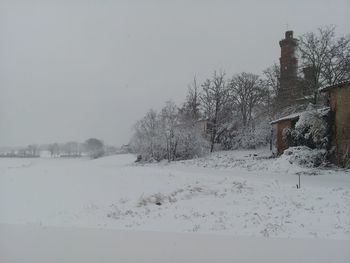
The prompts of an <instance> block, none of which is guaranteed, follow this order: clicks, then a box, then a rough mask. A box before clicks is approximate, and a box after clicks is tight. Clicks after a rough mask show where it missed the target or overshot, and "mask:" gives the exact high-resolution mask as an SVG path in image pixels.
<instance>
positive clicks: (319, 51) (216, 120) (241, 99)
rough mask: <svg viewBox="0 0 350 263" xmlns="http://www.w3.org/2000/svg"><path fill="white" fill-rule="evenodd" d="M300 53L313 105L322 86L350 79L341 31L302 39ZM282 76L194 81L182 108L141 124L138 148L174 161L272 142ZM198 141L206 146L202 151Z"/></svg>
mask: <svg viewBox="0 0 350 263" xmlns="http://www.w3.org/2000/svg"><path fill="white" fill-rule="evenodd" d="M298 49H299V53H300V58H301V66H302V67H308V68H311V72H312V83H310V85H309V86H308V88H310V89H311V92H310V93H312V94H313V98H312V100H311V102H313V103H316V102H317V100H318V93H319V92H318V91H319V88H320V87H322V86H324V85H327V84H334V83H336V82H340V81H344V80H349V79H350V75H349V74H350V68H349V65H350V37H349V36H344V37H340V38H338V37H336V35H335V27H333V26H328V27H324V28H320V29H319V30H318V31H317V32H316V33H314V32H311V33H306V34H304V35H302V36H301V37H300V39H299V46H298ZM279 78H280V67H279V66H278V65H277V64H273V65H272V66H270V67H268V68H267V69H266V70H264V71H263V74H262V76H259V75H256V74H253V73H247V72H242V73H239V74H235V75H233V76H231V77H226V74H225V73H224V72H216V71H215V72H214V73H213V75H212V76H211V77H210V78H207V79H206V80H205V81H204V82H203V83H201V84H198V81H197V80H196V78H194V80H193V82H192V83H191V84H190V85H189V87H188V92H187V96H186V100H185V102H184V103H183V104H182V105H181V106H180V107H178V106H176V105H175V104H174V103H173V102H167V103H166V105H165V107H164V108H163V109H162V110H161V111H160V112H159V113H157V112H156V111H154V110H150V111H149V112H148V113H147V114H146V116H145V117H144V118H143V119H142V120H140V121H139V122H137V124H136V125H135V129H134V130H135V134H134V136H133V138H132V140H131V144H132V145H133V149H134V151H135V152H138V153H141V155H143V156H144V159H155V160H161V159H168V160H169V161H170V160H175V159H181V158H191V157H193V156H196V155H199V154H201V153H203V152H205V149H208V150H210V151H211V152H212V151H214V149H215V146H216V145H219V146H220V148H222V149H232V148H238V147H243V148H251V147H256V146H259V145H262V144H267V143H268V142H269V139H270V131H271V128H270V125H269V121H271V119H272V118H273V117H274V114H275V113H276V111H277V110H278V109H277V108H276V105H275V104H276V103H275V100H276V96H277V94H278V90H279ZM203 128H205V129H203ZM203 138H205V140H203ZM193 142H195V143H193ZM198 142H200V143H202V146H203V147H196V143H197V144H198ZM206 142H209V146H208V144H207V143H206ZM186 147H187V148H186Z"/></svg>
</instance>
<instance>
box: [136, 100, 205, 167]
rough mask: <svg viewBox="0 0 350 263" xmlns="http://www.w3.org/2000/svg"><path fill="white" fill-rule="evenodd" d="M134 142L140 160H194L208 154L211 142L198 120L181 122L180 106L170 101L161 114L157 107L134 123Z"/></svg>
mask: <svg viewBox="0 0 350 263" xmlns="http://www.w3.org/2000/svg"><path fill="white" fill-rule="evenodd" d="M134 130H135V132H134V135H133V137H132V139H131V141H130V145H131V148H132V150H133V152H134V153H137V154H138V155H139V156H140V157H139V158H138V160H139V161H145V162H149V161H161V160H163V159H167V160H168V161H174V160H184V159H191V158H194V157H199V156H202V155H204V154H205V153H207V152H208V150H209V143H208V141H207V140H205V139H204V138H203V137H202V134H201V132H200V130H199V129H198V128H197V127H196V125H195V124H194V122H191V121H181V120H179V115H178V111H177V108H176V106H175V105H174V104H173V103H171V102H168V103H167V104H166V106H165V107H164V108H163V109H162V111H161V112H160V113H157V112H155V111H153V110H151V111H149V112H148V113H147V114H146V116H145V117H144V118H143V119H141V120H140V121H138V122H137V123H136V125H135V126H134Z"/></svg>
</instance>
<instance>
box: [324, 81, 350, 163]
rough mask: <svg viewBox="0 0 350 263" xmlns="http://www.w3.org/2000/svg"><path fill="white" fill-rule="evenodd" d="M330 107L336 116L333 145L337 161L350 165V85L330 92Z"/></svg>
mask: <svg viewBox="0 0 350 263" xmlns="http://www.w3.org/2000/svg"><path fill="white" fill-rule="evenodd" d="M329 92H330V106H331V110H332V112H333V114H334V126H333V138H332V145H333V146H335V147H336V152H335V156H334V158H335V161H336V163H338V164H340V165H346V164H350V85H349V86H347V87H341V88H334V89H331V90H330V91H329Z"/></svg>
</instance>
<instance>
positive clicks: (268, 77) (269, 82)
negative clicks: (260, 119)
mask: <svg viewBox="0 0 350 263" xmlns="http://www.w3.org/2000/svg"><path fill="white" fill-rule="evenodd" d="M280 73H281V71H280V66H279V65H278V64H276V63H274V64H273V65H272V66H270V67H268V68H266V69H265V70H264V71H263V83H264V86H265V95H266V96H265V104H266V110H267V114H268V116H269V117H270V118H271V117H272V115H273V113H274V112H276V111H277V110H278V109H277V108H276V106H277V105H276V96H277V93H278V90H279V88H280Z"/></svg>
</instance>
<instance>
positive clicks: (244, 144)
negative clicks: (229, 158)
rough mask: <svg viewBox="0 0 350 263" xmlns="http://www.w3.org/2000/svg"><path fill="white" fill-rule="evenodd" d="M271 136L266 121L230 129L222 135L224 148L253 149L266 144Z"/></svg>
mask: <svg viewBox="0 0 350 263" xmlns="http://www.w3.org/2000/svg"><path fill="white" fill-rule="evenodd" d="M270 138H271V127H270V125H269V123H268V122H265V123H261V124H259V125H257V126H256V127H255V128H251V127H245V128H243V127H242V128H238V129H237V130H233V131H231V132H230V133H229V134H227V135H226V136H223V137H222V141H221V144H222V146H223V148H224V149H226V150H229V149H255V148H257V147H260V146H264V145H267V144H268V143H269V141H270Z"/></svg>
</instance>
